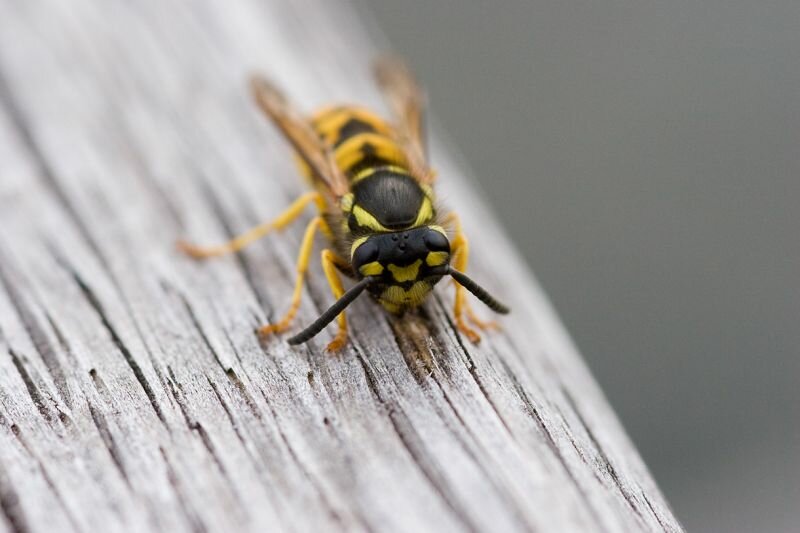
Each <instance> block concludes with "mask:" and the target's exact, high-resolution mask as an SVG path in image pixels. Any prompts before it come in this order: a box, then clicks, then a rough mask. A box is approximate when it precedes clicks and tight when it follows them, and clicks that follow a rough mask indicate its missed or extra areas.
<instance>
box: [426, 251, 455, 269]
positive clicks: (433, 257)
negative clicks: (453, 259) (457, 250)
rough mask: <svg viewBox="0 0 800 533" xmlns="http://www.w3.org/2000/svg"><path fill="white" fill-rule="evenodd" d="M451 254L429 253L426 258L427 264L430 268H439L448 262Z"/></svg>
mask: <svg viewBox="0 0 800 533" xmlns="http://www.w3.org/2000/svg"><path fill="white" fill-rule="evenodd" d="M449 257H450V254H448V253H447V252H428V257H426V258H425V264H427V265H428V266H432V267H435V266H439V265H443V264H445V263H446V262H447V259H448V258H449Z"/></svg>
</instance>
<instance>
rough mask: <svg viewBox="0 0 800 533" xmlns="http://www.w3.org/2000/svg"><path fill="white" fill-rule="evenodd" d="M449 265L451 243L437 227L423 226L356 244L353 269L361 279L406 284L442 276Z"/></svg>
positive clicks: (365, 238) (371, 238)
mask: <svg viewBox="0 0 800 533" xmlns="http://www.w3.org/2000/svg"><path fill="white" fill-rule="evenodd" d="M449 261H450V242H449V241H448V240H447V236H445V234H444V232H443V231H442V230H440V229H439V228H438V227H429V226H424V227H421V228H414V229H409V230H405V231H397V232H393V233H378V234H375V235H370V236H369V237H364V238H362V240H361V242H359V241H356V246H355V247H354V250H353V258H352V262H353V268H354V269H355V270H356V271H357V272H358V273H359V274H360V275H361V276H381V277H383V278H385V281H386V282H392V281H394V282H399V283H404V282H409V281H414V280H418V279H425V278H429V277H434V276H441V274H438V272H440V271H441V268H439V269H437V268H435V267H441V266H442V265H445V264H447V263H448V262H449Z"/></svg>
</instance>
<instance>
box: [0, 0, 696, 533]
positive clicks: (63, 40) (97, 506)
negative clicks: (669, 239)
mask: <svg viewBox="0 0 800 533" xmlns="http://www.w3.org/2000/svg"><path fill="white" fill-rule="evenodd" d="M0 13H2V16H0V531H9V532H32V533H38V532H42V533H44V532H48V533H49V532H55V531H58V532H69V531H84V532H88V531H165V532H178V531H278V530H291V531H294V530H297V531H321V530H326V531H327V530H352V531H358V530H365V531H366V530H368V531H553V532H563V531H680V530H681V527H680V525H679V524H678V522H677V521H676V520H675V518H674V517H673V515H672V513H671V511H670V510H669V507H668V505H667V503H666V502H665V500H664V498H663V496H662V495H661V493H660V492H659V490H658V488H657V487H656V485H655V483H654V482H653V480H652V478H651V476H650V474H649V473H648V471H647V469H646V467H645V465H644V464H643V462H642V460H641V459H640V457H639V455H638V454H637V452H636V450H635V448H634V447H633V446H632V444H631V443H630V441H629V439H628V438H627V437H626V435H625V433H624V430H623V429H622V427H621V426H620V424H619V422H618V421H617V419H616V417H615V415H614V413H613V412H612V410H611V409H610V408H609V406H608V404H607V402H606V400H605V399H604V397H603V395H602V393H601V391H600V390H599V389H598V387H597V385H596V384H595V383H594V381H593V379H592V377H591V376H590V374H589V373H588V371H587V369H586V367H585V365H584V363H583V362H582V361H581V359H580V357H579V355H578V354H577V353H576V350H575V348H574V347H573V345H572V344H571V342H570V340H569V338H568V336H567V335H566V334H565V332H564V330H563V328H562V326H561V324H560V323H559V322H558V320H557V318H555V316H554V313H553V311H552V309H551V307H550V305H549V304H548V302H547V300H546V298H545V297H544V296H543V295H542V293H541V291H540V289H539V288H538V286H537V285H536V283H535V282H534V281H533V279H532V276H531V275H530V274H529V273H528V271H527V270H526V268H525V267H524V266H523V264H522V262H521V261H520V259H519V257H518V256H517V255H516V254H515V252H514V250H513V248H512V247H511V246H510V245H509V243H508V241H507V240H506V238H505V237H504V235H503V233H502V230H501V229H500V228H499V227H498V226H497V224H496V223H495V222H494V220H493V218H492V216H491V214H490V213H489V212H488V211H487V210H486V208H485V207H484V206H483V204H482V203H481V202H480V201H479V200H478V199H477V195H476V194H475V192H474V191H472V190H471V189H470V187H469V186H468V180H467V179H465V177H464V176H465V174H466V173H465V171H464V169H463V168H461V167H460V166H459V164H458V162H457V161H455V160H454V159H453V158H451V157H449V156H448V153H447V150H446V149H444V148H443V147H442V145H441V144H440V143H437V142H436V139H435V138H434V143H433V150H432V160H433V164H434V166H435V167H436V169H437V170H438V172H439V176H440V179H439V184H440V186H441V190H442V191H443V197H444V198H445V199H446V201H447V203H448V204H450V205H452V206H454V207H457V208H458V210H459V212H460V213H461V214H462V217H463V219H464V224H465V227H466V230H467V232H468V234H469V235H470V237H471V239H472V252H473V253H472V264H471V267H470V272H472V273H474V274H475V277H476V279H480V280H482V282H483V283H484V284H485V285H486V286H487V287H491V288H492V289H493V291H494V292H495V293H497V295H498V297H500V298H502V299H503V300H505V301H507V302H508V303H509V304H510V305H511V308H512V314H511V315H509V316H508V317H505V318H503V319H502V320H501V321H502V326H503V329H502V330H501V331H498V332H489V333H487V334H486V335H485V336H484V340H483V342H482V343H481V344H480V345H477V346H476V345H473V344H470V343H469V342H468V341H467V340H465V339H463V338H462V337H461V336H460V335H459V334H458V333H457V331H456V330H455V328H454V326H453V323H452V320H451V317H450V314H449V311H450V308H451V305H452V288H451V287H450V286H449V285H448V284H446V283H442V284H440V285H441V286H440V287H438V288H437V289H436V292H435V295H434V297H432V298H431V300H430V301H429V303H428V304H427V305H426V306H425V308H424V309H423V310H422V312H420V313H419V314H417V315H412V316H408V317H406V318H404V319H396V318H392V317H390V316H388V315H386V314H385V313H383V312H382V311H381V310H380V308H379V307H378V306H377V305H376V304H375V303H374V302H371V301H370V300H369V299H368V298H361V299H360V300H359V301H357V302H356V303H355V304H354V305H353V306H352V307H351V310H350V315H349V319H350V325H351V343H350V344H349V345H348V346H347V347H346V348H345V349H344V350H343V352H342V353H341V354H340V355H338V356H330V355H327V354H325V353H323V351H322V348H323V347H324V346H325V344H326V343H327V342H328V341H329V340H330V336H331V332H330V331H326V332H324V333H323V334H321V335H320V336H319V337H318V338H316V339H314V340H312V341H311V342H310V343H309V344H308V345H304V346H300V347H296V348H292V347H289V346H287V344H286V342H285V339H286V338H287V337H281V336H278V337H276V338H273V339H270V340H268V341H266V342H263V343H260V342H259V341H258V339H257V338H256V336H255V335H254V333H253V330H254V328H256V327H257V326H259V325H262V324H265V323H267V322H269V321H271V320H274V319H275V318H276V317H279V316H280V315H281V313H282V312H283V311H284V310H285V308H286V305H287V304H288V302H289V299H290V297H291V291H292V278H293V275H294V273H293V263H294V257H295V254H296V250H297V247H298V244H299V239H300V238H301V233H302V223H300V224H298V225H297V226H296V227H294V226H293V227H291V228H288V229H287V230H285V231H283V232H282V233H279V234H276V235H272V236H270V237H268V238H266V239H264V240H262V241H259V242H258V243H256V244H254V245H252V246H250V247H249V248H248V249H247V250H246V251H244V252H242V253H239V254H236V255H234V256H230V257H225V258H220V259H215V260H212V261H207V262H203V263H197V262H193V261H191V260H189V259H187V258H185V257H182V256H180V255H179V254H177V253H176V252H175V250H174V246H173V244H174V241H175V240H176V239H177V238H179V237H185V238H190V239H192V240H195V241H198V242H208V243H213V242H220V241H222V240H225V239H226V238H228V237H230V236H231V235H233V234H236V233H239V232H241V231H242V230H244V229H246V228H248V227H251V226H253V225H255V224H256V223H259V222H261V221H263V220H265V219H268V218H270V217H271V216H274V215H275V214H276V213H278V212H279V211H280V210H281V209H282V208H283V207H284V206H285V205H287V204H288V202H290V201H291V200H292V199H293V198H295V197H297V196H298V195H300V194H302V193H303V192H304V191H305V188H304V184H303V183H302V180H300V179H299V178H298V176H297V172H296V170H295V168H294V163H293V161H292V158H291V156H290V152H289V149H288V146H287V145H286V143H285V142H284V141H283V140H282V138H281V137H280V135H279V133H278V132H277V131H276V130H275V129H274V128H273V127H272V126H271V125H269V124H268V123H267V121H265V120H264V119H263V118H262V117H261V116H260V115H259V113H258V111H257V109H256V107H255V106H254V104H253V103H252V102H251V101H250V99H249V95H248V91H247V87H246V79H247V75H248V74H250V73H252V72H254V71H259V72H261V73H263V74H264V75H266V76H269V77H270V78H272V79H274V80H276V81H277V82H278V83H279V84H280V85H281V86H283V87H284V88H285V90H286V92H287V93H288V94H290V95H292V97H293V98H294V99H295V100H297V101H298V102H299V103H300V104H302V105H303V106H305V108H306V109H309V110H310V109H312V108H313V107H316V106H318V105H320V104H323V103H326V102H328V101H348V102H359V103H364V104H367V105H370V106H379V105H380V99H379V95H378V92H377V90H376V89H375V87H374V85H373V83H372V82H371V80H370V78H369V63H370V61H371V59H372V58H373V57H374V56H375V54H376V47H375V45H374V44H373V43H372V42H371V40H370V39H369V38H368V37H367V36H366V32H365V30H364V28H363V27H362V26H360V25H359V22H358V19H359V16H358V13H357V11H356V10H354V9H353V8H352V7H348V6H346V5H342V4H340V3H334V2H324V1H322V0H303V1H300V2H291V3H289V2H272V1H270V2H256V1H255V0H247V1H241V2H229V3H227V2H226V3H223V2H213V3H212V2H198V3H196V2H191V3H183V2H123V1H121V0H116V1H114V0H112V1H109V2H90V1H88V0H76V1H72V2H55V1H52V2H45V1H39V0H32V1H25V2H19V1H16V0H2V1H0ZM434 109H435V102H434ZM310 216H311V214H310V213H309V215H308V217H310ZM304 220H307V218H305V217H304ZM319 249H321V247H319V245H318V247H317V250H319ZM552 252H553V253H557V251H552ZM318 253H319V252H318V251H317V252H315V256H317V255H318ZM542 253H548V252H547V251H542ZM310 274H311V275H310V280H309V284H308V287H307V290H306V292H305V293H304V297H303V303H302V306H301V308H300V312H299V316H298V321H297V327H300V326H301V325H303V324H308V323H310V322H311V321H312V320H313V319H314V318H315V317H316V316H318V314H319V313H320V312H321V311H322V310H324V309H325V308H326V307H327V306H328V305H330V303H331V301H332V299H331V296H330V293H329V291H328V288H327V285H326V282H325V279H324V276H323V275H322V271H321V268H319V266H318V265H317V264H315V265H314V267H313V268H312V269H311V273H310ZM475 307H476V309H478V310H480V305H479V304H478V303H476V305H475ZM486 314H487V316H488V312H487V313H486ZM293 331H297V329H296V328H295V330H293Z"/></svg>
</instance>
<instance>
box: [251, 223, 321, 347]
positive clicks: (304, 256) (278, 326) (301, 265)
mask: <svg viewBox="0 0 800 533" xmlns="http://www.w3.org/2000/svg"><path fill="white" fill-rule="evenodd" d="M320 225H323V226H325V225H326V224H325V221H324V220H323V219H322V217H321V216H316V217H314V218H313V219H311V222H309V223H308V226H306V232H305V234H304V235H303V242H302V243H301V244H300V253H299V254H298V255H297V277H296V278H295V282H294V292H293V293H292V303H291V304H290V305H289V310H288V311H287V312H286V314H285V315H283V317H282V318H281V319H280V320H279V321H277V322H276V323H274V324H268V325H266V326H262V327H260V328H258V334H259V336H262V337H264V336H267V335H269V334H271V333H280V332H281V331H284V330H286V329H287V328H288V327H289V326H290V325H291V324H292V320H294V316H295V315H296V314H297V310H298V309H299V308H300V297H301V296H302V294H303V282H304V281H305V278H306V272H307V271H308V263H309V258H310V257H311V248H312V247H313V245H314V235H315V234H316V233H317V229H319V227H320Z"/></svg>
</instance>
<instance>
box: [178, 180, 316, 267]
mask: <svg viewBox="0 0 800 533" xmlns="http://www.w3.org/2000/svg"><path fill="white" fill-rule="evenodd" d="M311 202H314V203H316V204H317V207H318V208H319V210H320V212H322V211H324V209H325V200H324V199H323V198H322V195H321V194H320V193H318V192H308V193H306V194H304V195H302V196H301V197H300V198H298V199H297V200H295V201H294V202H292V204H291V205H290V206H289V207H288V208H287V209H286V210H285V211H284V212H283V213H281V214H280V215H279V216H278V217H277V218H276V219H275V220H271V221H269V222H265V223H263V224H259V225H258V226H256V227H254V228H252V229H250V230H248V231H247V232H245V233H243V234H241V235H239V236H238V237H236V238H234V239H232V240H230V241H228V242H226V243H224V244H220V245H217V246H208V247H202V246H196V245H194V244H191V243H188V242H185V241H178V242H177V243H176V246H177V248H178V250H180V251H182V252H184V253H185V254H187V255H189V256H191V257H193V258H195V259H207V258H209V257H217V256H220V255H225V254H228V253H232V252H238V251H239V250H241V249H242V248H244V247H245V246H247V245H248V244H250V243H251V242H253V241H256V240H258V239H260V238H261V237H263V236H265V235H266V234H267V233H269V232H270V231H273V230H281V229H283V228H285V227H286V226H287V225H288V224H290V223H291V222H293V221H294V220H295V219H297V217H299V216H300V214H301V213H302V212H303V210H304V209H305V208H306V206H307V205H308V204H310V203H311Z"/></svg>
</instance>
